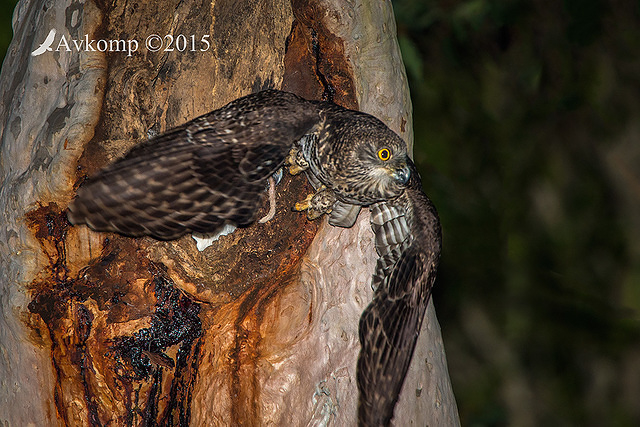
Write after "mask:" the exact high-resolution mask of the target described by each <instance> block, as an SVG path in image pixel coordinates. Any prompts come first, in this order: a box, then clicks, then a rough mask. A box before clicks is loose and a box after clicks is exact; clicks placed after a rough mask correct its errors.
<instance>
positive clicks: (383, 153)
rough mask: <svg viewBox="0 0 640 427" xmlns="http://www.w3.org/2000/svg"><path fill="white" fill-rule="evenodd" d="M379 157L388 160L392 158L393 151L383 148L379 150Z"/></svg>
mask: <svg viewBox="0 0 640 427" xmlns="http://www.w3.org/2000/svg"><path fill="white" fill-rule="evenodd" d="M378 158H379V159H380V160H382V161H383V162H386V161H387V160H389V159H390V158H391V151H390V150H389V149H388V148H381V149H380V150H378Z"/></svg>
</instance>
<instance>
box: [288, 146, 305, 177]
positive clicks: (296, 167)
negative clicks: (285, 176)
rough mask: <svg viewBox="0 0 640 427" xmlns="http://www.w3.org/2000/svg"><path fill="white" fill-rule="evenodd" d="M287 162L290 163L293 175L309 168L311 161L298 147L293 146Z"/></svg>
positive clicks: (290, 171)
mask: <svg viewBox="0 0 640 427" xmlns="http://www.w3.org/2000/svg"><path fill="white" fill-rule="evenodd" d="M286 162H287V164H288V165H289V173H290V174H291V175H298V174H299V173H300V172H303V171H305V170H307V169H309V163H308V162H307V161H306V160H305V159H304V157H303V156H302V152H301V151H300V149H298V147H293V148H292V149H291V150H290V151H289V156H288V157H287V160H286Z"/></svg>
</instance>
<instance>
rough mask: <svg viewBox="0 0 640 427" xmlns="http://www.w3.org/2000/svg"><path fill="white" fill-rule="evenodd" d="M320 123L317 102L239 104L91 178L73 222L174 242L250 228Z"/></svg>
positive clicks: (276, 94)
mask: <svg viewBox="0 0 640 427" xmlns="http://www.w3.org/2000/svg"><path fill="white" fill-rule="evenodd" d="M318 121H319V115H318V110H317V106H316V104H314V103H312V102H309V101H306V100H304V99H303V98H299V97H297V96H295V95H293V94H290V93H286V92H280V91H275V90H268V91H263V92H259V93H256V94H252V95H248V96H245V97H243V98H239V99H237V100H235V101H233V102H231V103H230V104H227V105H226V106H224V107H222V108H221V109H219V110H215V111H213V112H211V113H208V114H205V115H203V116H200V117H198V118H196V119H193V120H192V121H190V122H187V123H185V124H184V125H182V126H180V127H177V128H175V129H173V130H170V131H168V132H167V133H165V134H162V135H159V136H158V137H155V138H153V139H150V140H148V141H145V142H144V143H142V144H140V145H138V146H136V147H134V148H133V149H132V150H131V151H130V152H129V153H128V154H126V155H125V156H124V157H123V158H122V159H120V160H117V161H116V162H115V163H113V164H111V165H110V166H108V167H107V168H106V169H104V170H102V171H101V172H99V173H98V174H97V175H96V176H94V177H92V178H90V179H89V180H88V181H87V182H86V183H85V184H83V185H82V186H81V187H80V189H79V190H78V194H77V197H76V198H75V200H74V201H73V202H72V203H71V205H70V206H69V211H68V217H69V220H70V221H71V222H72V223H74V224H79V223H86V224H87V225H89V226H90V227H91V228H93V229H95V230H99V231H115V232H118V233H121V234H125V235H129V236H141V235H149V236H153V237H155V238H158V239H166V240H169V239H175V238H178V237H180V236H181V235H183V234H185V233H188V232H198V233H208V232H213V231H214V230H215V229H217V228H218V227H220V226H221V225H223V224H224V223H226V222H232V223H234V224H236V225H241V226H242V225H247V224H250V223H251V222H253V221H255V219H256V215H257V212H258V210H259V209H260V207H261V206H262V203H263V190H264V188H265V183H266V180H267V179H268V178H269V176H271V175H272V174H273V173H274V172H275V171H277V170H278V169H279V168H280V167H281V166H282V164H283V163H284V161H285V158H286V156H287V154H288V153H289V150H290V148H291V147H292V146H293V144H294V142H296V141H297V140H299V139H300V138H301V137H302V136H304V135H305V134H306V133H308V132H310V131H311V129H312V128H313V127H314V126H315V125H316V124H317V123H318Z"/></svg>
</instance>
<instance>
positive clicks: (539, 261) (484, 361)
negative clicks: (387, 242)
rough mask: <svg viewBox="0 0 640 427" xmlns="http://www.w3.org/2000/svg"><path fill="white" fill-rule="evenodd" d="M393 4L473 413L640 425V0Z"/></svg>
mask: <svg viewBox="0 0 640 427" xmlns="http://www.w3.org/2000/svg"><path fill="white" fill-rule="evenodd" d="M14 4H15V2H13V1H11V0H0V11H2V12H1V13H0V57H2V56H3V55H4V52H5V51H6V47H7V45H8V42H9V41H10V38H11V13H10V11H11V10H12V9H13V6H14ZM393 4H394V9H395V13H396V19H397V22H398V35H399V42H400V46H401V48H402V53H403V57H404V61H405V65H406V68H407V75H408V77H409V82H410V85H411V94H412V99H413V107H414V128H415V135H416V136H415V158H416V160H417V162H418V164H419V166H420V168H421V171H422V176H423V182H424V187H425V191H426V192H427V194H429V196H430V197H431V198H432V199H433V201H434V203H435V204H436V206H437V207H438V210H439V212H440V217H441V220H442V224H443V237H444V248H443V256H442V262H441V268H440V271H439V275H438V280H437V283H436V289H435V295H434V300H435V304H436V307H437V311H438V317H439V320H440V322H441V326H442V330H443V335H444V340H445V347H446V349H447V356H448V360H449V370H450V374H451V379H452V381H453V387H454V392H455V395H456V398H457V401H458V407H459V410H460V416H461V419H462V424H463V425H464V426H518V427H519V426H525V427H526V426H538V425H544V426H637V425H640V322H639V320H640V315H639V312H638V309H639V308H640V141H639V140H640V124H639V123H638V118H639V117H640V101H639V100H640V79H639V77H640V2H638V1H635V2H633V1H610V2H606V1H601V0H564V1H562V0H559V1H554V2H550V1H546V2H544V1H541V0H538V1H519V0H500V1H491V0H471V1H461V0H450V1H429V0H394V1H393Z"/></svg>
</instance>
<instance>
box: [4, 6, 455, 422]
mask: <svg viewBox="0 0 640 427" xmlns="http://www.w3.org/2000/svg"><path fill="white" fill-rule="evenodd" d="M51 29H56V36H55V40H54V43H53V44H52V46H51V47H52V49H53V51H46V52H44V53H43V54H41V55H39V56H31V55H30V52H32V51H34V50H35V49H36V48H38V46H39V45H40V44H41V43H42V42H43V41H44V40H45V38H46V37H47V35H48V33H49V31H50V30H51ZM14 34H15V36H14V40H13V42H12V44H11V46H10V48H9V52H8V55H7V57H6V59H5V62H4V64H3V67H2V72H1V74H0V87H2V91H1V96H2V102H1V103H0V126H1V127H0V135H2V147H1V150H2V151H1V157H0V177H1V179H2V187H1V189H0V216H1V217H2V220H1V222H0V223H1V224H3V225H2V228H0V270H1V271H2V272H3V273H2V275H1V276H0V304H1V309H0V310H1V312H2V315H1V316H0V351H1V353H0V354H1V355H2V357H1V358H0V381H1V382H0V384H1V387H0V422H2V423H3V425H4V423H8V425H27V424H29V423H33V424H35V425H86V424H92V425H93V424H112V425H139V424H150V423H158V424H162V425H165V424H169V423H171V424H180V425H267V424H275V425H327V424H331V425H340V426H342V425H353V424H354V423H355V419H356V406H357V388H356V384H355V366H356V359H357V355H358V351H359V343H358V331H357V328H358V319H359V317H360V314H361V313H362V311H363V310H364V308H365V307H366V305H367V304H368V303H369V301H370V300H371V297H372V292H371V288H370V281H371V274H372V272H373V269H374V266H375V250H374V247H373V241H372V232H371V229H370V227H369V224H368V213H363V214H361V217H360V218H359V220H358V221H357V223H356V225H355V226H354V227H353V228H351V229H340V228H335V227H331V226H329V225H328V224H327V223H326V220H324V219H323V220H320V221H315V222H309V221H307V220H306V219H305V217H304V215H301V214H299V213H297V212H292V211H291V206H292V205H293V203H294V202H295V201H298V200H300V199H303V198H304V196H305V195H306V194H307V193H308V192H309V191H310V190H311V188H310V186H309V185H308V183H306V181H305V179H304V178H303V177H301V176H297V177H291V176H285V178H284V180H283V182H282V183H281V184H280V185H279V186H278V188H277V215H276V217H275V219H273V220H271V221H269V222H268V223H266V224H255V225H253V226H251V227H247V228H244V229H239V230H237V231H236V232H234V233H233V234H231V235H228V236H224V237H222V238H221V239H220V240H218V241H217V242H214V243H213V245H212V246H210V247H209V248H207V249H205V250H204V251H202V252H200V251H198V250H197V248H196V247H195V242H194V241H193V240H192V239H191V237H190V236H186V237H183V238H181V239H179V240H177V241H173V242H160V241H156V240H153V239H150V238H141V239H131V238H126V237H122V236H119V235H114V234H108V233H97V232H93V231H91V230H89V229H88V228H86V227H84V226H81V227H73V226H71V225H70V224H69V223H68V221H67V220H66V215H65V212H64V210H65V208H66V206H67V205H68V203H69V201H70V200H71V199H72V198H73V195H74V193H75V189H76V188H77V186H78V185H80V184H81V182H82V180H83V179H84V178H85V177H86V176H88V175H90V174H92V173H93V172H95V171H97V170H98V169H100V168H101V167H103V166H104V165H106V164H108V163H109V162H110V161H112V160H114V159H115V158H117V157H118V156H119V155H121V154H122V153H124V152H125V151H126V150H127V149H129V148H130V147H132V146H133V145H135V144H136V143H137V142H139V141H141V140H143V139H144V138H146V137H147V135H148V134H150V133H156V132H161V131H164V130H166V129H169V128H171V127H173V126H176V125H179V124H181V123H183V122H185V121H187V120H188V119H191V118H193V117H196V116H197V115H200V114H203V113H205V112H207V111H210V110H213V109H215V108H218V107H221V106H222V105H224V104H225V103H227V102H229V101H231V100H233V99H235V98H237V97H239V96H242V95H245V94H247V93H250V92H252V91H256V90H260V89H263V88H268V87H275V88H282V89H285V90H289V91H292V92H295V93H297V94H299V95H302V96H305V97H307V98H315V99H319V98H321V97H324V98H328V99H332V100H334V101H335V102H336V103H339V104H341V105H344V106H346V107H350V108H355V109H360V110H362V111H366V112H368V113H371V114H373V115H375V116H377V117H378V118H380V119H381V120H383V121H384V122H386V123H387V124H388V125H389V126H390V127H391V128H392V129H393V130H394V131H396V132H397V133H398V134H399V135H400V136H402V137H403V138H404V139H405V140H406V141H407V142H408V143H409V144H411V142H412V134H411V105H410V100H409V94H408V87H407V84H406V78H405V75H404V68H403V65H402V61H401V58H400V54H399V50H398V46H397V42H396V40H395V23H394V20H393V14H392V11H391V6H390V3H388V2H380V1H378V0H369V1H355V2H346V1H344V0H333V1H320V0H318V1H296V0H292V1H289V0H247V1H245V2H244V4H243V5H238V4H237V3H236V2H235V1H234V0H220V1H213V2H196V1H194V2H189V3H186V2H182V1H179V0H173V1H168V2H162V4H161V6H160V5H159V4H141V3H135V4H128V3H125V2H110V3H104V2H94V1H91V0H87V1H85V2H83V3H82V2H76V1H71V0H67V1H61V0H54V1H53V2H44V1H39V0H38V1H36V0H33V1H21V2H20V4H19V5H18V7H17V8H16V11H15V13H14ZM152 34H156V35H159V36H160V37H161V39H162V41H163V42H165V43H166V42H168V41H169V40H170V39H169V38H167V37H165V35H173V46H170V47H173V49H174V50H165V49H161V50H159V51H157V52H153V51H151V50H150V49H149V48H147V47H146V46H145V39H146V38H147V37H148V36H150V35H152ZM179 35H184V36H185V37H186V41H187V45H186V46H187V48H186V49H178V44H177V43H178V41H177V37H178V36H179ZM192 35H193V36H194V39H193V40H194V42H193V43H195V44H192V39H191V36H192ZM61 36H64V37H65V39H66V40H67V41H68V45H69V48H70V50H69V51H67V50H66V49H65V48H64V47H62V48H60V37H61ZM203 36H207V37H204V38H203ZM133 39H136V40H137V41H138V43H139V49H138V50H137V51H136V52H133V53H132V54H131V55H130V56H129V54H128V52H123V51H118V52H115V51H106V52H101V51H100V50H101V49H100V48H99V47H100V46H106V45H99V44H98V43H93V44H92V45H91V46H92V48H94V50H91V49H89V47H88V46H87V45H85V47H84V49H81V51H77V50H76V49H75V47H76V46H75V45H73V44H72V42H71V40H76V41H79V40H86V41H91V40H95V41H99V40H107V41H109V40H133ZM204 39H206V41H207V42H208V45H207V43H205V42H203V40H204ZM156 41H157V39H156ZM207 46H208V48H207V49H206V50H201V49H204V48H205V47H207ZM192 47H195V49H194V51H191V48H192ZM265 211H266V207H265ZM436 286H437V283H436ZM395 414H396V416H395V424H396V425H411V423H414V425H432V426H435V425H438V426H441V425H458V424H459V421H458V416H457V410H456V405H455V400H454V398H453V394H452V391H451V386H450V383H449V377H448V373H447V368H446V360H445V356H444V349H443V345H442V339H441V336H440V329H439V326H438V323H437V320H436V318H435V313H434V310H433V305H432V304H431V305H430V307H429V310H428V313H427V318H426V319H425V322H424V324H423V330H422V333H421V336H420V339H419V341H418V347H417V349H416V353H415V355H414V359H413V363H412V366H411V368H410V371H409V374H408V376H407V380H406V382H405V385H404V389H403V392H402V394H401V398H400V401H399V402H398V405H397V407H396V411H395Z"/></svg>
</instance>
